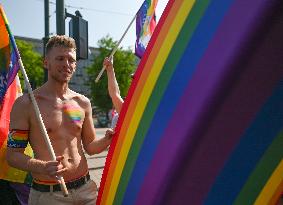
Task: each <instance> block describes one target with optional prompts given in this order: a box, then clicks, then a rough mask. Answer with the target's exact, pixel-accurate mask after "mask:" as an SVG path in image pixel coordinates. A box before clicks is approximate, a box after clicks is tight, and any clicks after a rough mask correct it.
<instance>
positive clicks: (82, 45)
mask: <svg viewBox="0 0 283 205" xmlns="http://www.w3.org/2000/svg"><path fill="white" fill-rule="evenodd" d="M75 13H76V16H72V19H71V20H70V22H69V36H70V37H72V38H73V39H75V41H76V46H77V60H79V59H87V58H88V22H87V21H86V20H84V19H83V18H82V16H81V14H80V13H79V11H76V12H75Z"/></svg>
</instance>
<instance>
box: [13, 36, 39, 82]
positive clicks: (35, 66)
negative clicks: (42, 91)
mask: <svg viewBox="0 0 283 205" xmlns="http://www.w3.org/2000/svg"><path fill="white" fill-rule="evenodd" d="M16 43H17V47H18V49H19V52H20V55H21V59H22V61H23V64H24V67H25V70H26V73H27V75H28V78H29V81H30V83H31V84H32V85H33V87H39V86H41V85H42V83H43V79H44V70H43V63H42V57H41V55H40V54H39V53H37V52H35V51H34V50H33V45H32V44H30V43H28V42H26V41H22V40H16ZM19 77H20V80H21V84H22V86H23V81H24V78H23V75H22V72H19Z"/></svg>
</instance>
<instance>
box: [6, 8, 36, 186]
mask: <svg viewBox="0 0 283 205" xmlns="http://www.w3.org/2000/svg"><path fill="white" fill-rule="evenodd" d="M0 33H1V38H0V179H5V180H8V181H12V182H19V183H23V182H30V180H31V177H30V175H29V174H28V173H27V172H24V171H21V170H17V169H15V168H12V167H10V166H9V165H8V164H7V161H6V149H7V146H6V144H7V136H8V130H9V124H10V112H11V109H12V106H13V104H14V102H15V100H16V98H17V97H18V96H19V95H21V94H22V90H21V85H20V81H19V78H18V76H17V72H18V70H19V67H20V65H19V63H18V62H19V55H18V53H17V51H16V47H15V46H16V44H15V40H14V37H13V36H12V34H11V32H10V29H9V26H8V21H7V18H6V16H5V13H4V10H3V8H2V5H0ZM25 154H27V155H29V156H32V149H31V147H30V146H28V147H27V148H26V150H25Z"/></svg>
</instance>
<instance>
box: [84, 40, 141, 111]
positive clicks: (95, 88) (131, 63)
mask: <svg viewBox="0 0 283 205" xmlns="http://www.w3.org/2000/svg"><path fill="white" fill-rule="evenodd" d="M116 43H117V42H115V41H113V39H112V38H111V37H109V36H108V35H107V36H106V37H104V38H102V39H100V40H99V41H98V51H99V52H98V54H96V55H95V56H94V61H93V64H92V65H91V66H90V67H88V68H87V71H88V74H89V78H90V83H89V84H90V87H91V100H92V102H93V104H94V105H95V106H97V107H98V108H99V109H100V110H101V111H103V112H106V111H108V110H109V109H111V108H112V102H111V99H110V97H109V95H108V89H107V75H106V73H104V74H103V75H102V77H101V78H100V80H99V82H98V83H95V82H94V81H95V79H96V77H97V75H98V73H99V72H100V70H101V68H102V66H103V60H104V58H105V57H107V56H109V55H110V53H111V51H112V49H113V48H114V47H115V45H116ZM113 66H114V69H115V73H116V78H117V82H118V84H119V88H120V91H121V96H122V97H125V96H126V95H127V92H128V89H129V87H130V84H131V81H132V79H131V74H132V73H133V72H134V70H135V69H136V57H135V55H134V54H133V53H132V51H131V50H130V49H127V50H123V48H122V47H121V48H119V49H118V50H117V52H116V53H115V55H114V62H113Z"/></svg>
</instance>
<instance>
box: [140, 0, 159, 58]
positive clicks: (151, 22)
mask: <svg viewBox="0 0 283 205" xmlns="http://www.w3.org/2000/svg"><path fill="white" fill-rule="evenodd" d="M156 5H157V0H145V1H144V2H143V4H142V6H141V8H140V9H139V11H138V13H137V17H136V36H137V40H136V44H135V54H136V55H137V56H138V57H139V58H141V57H142V56H143V54H144V52H145V49H146V47H147V44H148V42H149V40H150V38H151V36H152V34H153V31H154V29H155V27H156V17H155V8H156Z"/></svg>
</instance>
